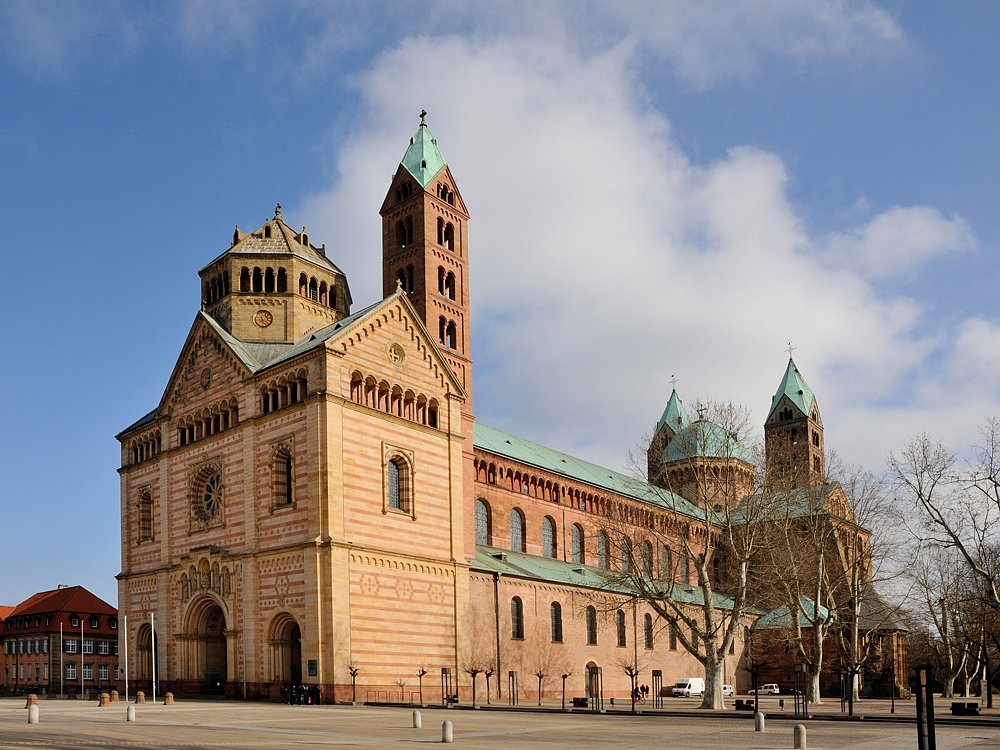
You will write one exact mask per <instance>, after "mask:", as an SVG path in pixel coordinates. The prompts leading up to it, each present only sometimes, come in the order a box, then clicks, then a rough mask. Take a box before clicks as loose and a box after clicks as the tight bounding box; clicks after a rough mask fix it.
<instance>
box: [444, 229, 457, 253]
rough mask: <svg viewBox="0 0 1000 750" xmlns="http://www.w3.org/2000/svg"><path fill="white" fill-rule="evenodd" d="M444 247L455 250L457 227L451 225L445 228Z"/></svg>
mask: <svg viewBox="0 0 1000 750" xmlns="http://www.w3.org/2000/svg"><path fill="white" fill-rule="evenodd" d="M443 244H444V246H445V248H446V249H448V250H454V249H455V227H453V226H452V225H451V224H450V223H449V224H448V225H446V226H445V228H444V243H443Z"/></svg>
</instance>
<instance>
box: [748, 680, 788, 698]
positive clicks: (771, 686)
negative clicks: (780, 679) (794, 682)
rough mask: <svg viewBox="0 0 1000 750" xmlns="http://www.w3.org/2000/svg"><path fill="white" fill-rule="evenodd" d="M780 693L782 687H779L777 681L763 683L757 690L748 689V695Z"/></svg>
mask: <svg viewBox="0 0 1000 750" xmlns="http://www.w3.org/2000/svg"><path fill="white" fill-rule="evenodd" d="M780 693H781V688H779V687H778V683H776V682H768V683H766V684H764V685H761V686H760V687H759V688H758V689H757V690H756V691H754V690H749V691H747V695H779V694H780Z"/></svg>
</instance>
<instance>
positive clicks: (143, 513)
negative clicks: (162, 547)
mask: <svg viewBox="0 0 1000 750" xmlns="http://www.w3.org/2000/svg"><path fill="white" fill-rule="evenodd" d="M152 538H153V496H152V494H151V493H150V491H149V490H143V491H142V494H140V495H139V538H138V541H140V542H145V541H147V540H149V539H152Z"/></svg>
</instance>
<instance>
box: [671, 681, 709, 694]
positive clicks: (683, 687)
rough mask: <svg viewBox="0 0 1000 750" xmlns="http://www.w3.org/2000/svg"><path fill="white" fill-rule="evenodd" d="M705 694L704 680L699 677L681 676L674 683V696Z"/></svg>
mask: <svg viewBox="0 0 1000 750" xmlns="http://www.w3.org/2000/svg"><path fill="white" fill-rule="evenodd" d="M704 694H705V680H704V679H703V678H701V677H681V678H680V679H679V680H677V684H675V685H674V697H675V698H700V697H701V696H703V695H704Z"/></svg>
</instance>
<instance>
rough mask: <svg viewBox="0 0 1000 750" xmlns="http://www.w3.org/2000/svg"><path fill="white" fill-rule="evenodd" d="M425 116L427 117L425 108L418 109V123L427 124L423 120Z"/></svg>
mask: <svg viewBox="0 0 1000 750" xmlns="http://www.w3.org/2000/svg"><path fill="white" fill-rule="evenodd" d="M425 117H427V110H426V109H422V110H420V124H421V125H426V124H427V123H426V122H424V118H425Z"/></svg>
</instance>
